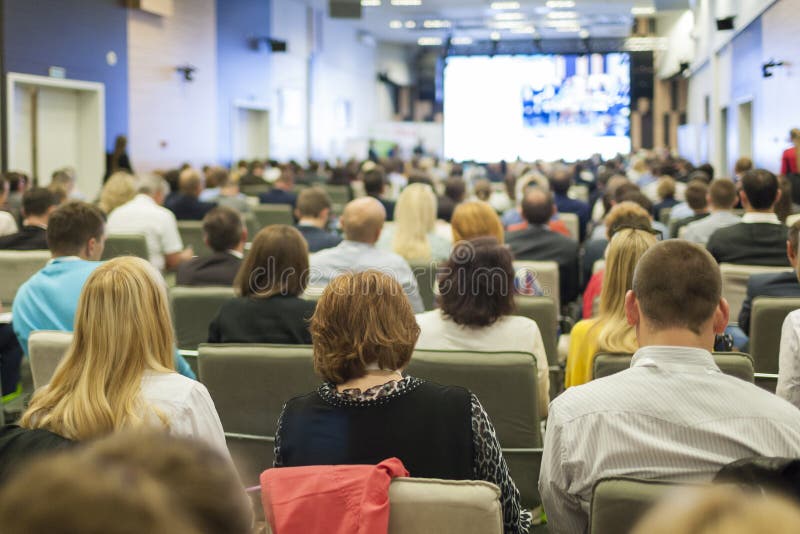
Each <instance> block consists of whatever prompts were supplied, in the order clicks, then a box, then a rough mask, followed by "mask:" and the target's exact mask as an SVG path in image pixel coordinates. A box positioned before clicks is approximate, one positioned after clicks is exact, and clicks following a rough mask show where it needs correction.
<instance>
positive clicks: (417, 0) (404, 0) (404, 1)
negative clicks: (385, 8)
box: [392, 0, 422, 6]
mask: <svg viewBox="0 0 800 534" xmlns="http://www.w3.org/2000/svg"><path fill="white" fill-rule="evenodd" d="M392 5H393V6H421V5H422V0H392Z"/></svg>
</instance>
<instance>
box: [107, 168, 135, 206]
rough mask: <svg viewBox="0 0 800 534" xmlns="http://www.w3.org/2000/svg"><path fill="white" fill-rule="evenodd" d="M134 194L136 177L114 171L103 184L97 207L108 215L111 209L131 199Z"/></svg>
mask: <svg viewBox="0 0 800 534" xmlns="http://www.w3.org/2000/svg"><path fill="white" fill-rule="evenodd" d="M135 196H136V179H135V178H134V177H133V176H131V175H130V174H128V173H127V172H115V173H114V174H112V175H111V177H109V179H108V181H107V182H106V183H105V185H103V189H102V190H101V191H100V201H99V202H98V203H97V207H99V208H100V209H101V210H103V213H105V214H106V215H110V214H111V212H112V211H114V210H115V209H117V208H118V207H120V206H122V205H123V204H125V203H126V202H128V201H130V200H132V199H133V197H135Z"/></svg>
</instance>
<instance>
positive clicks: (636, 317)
mask: <svg viewBox="0 0 800 534" xmlns="http://www.w3.org/2000/svg"><path fill="white" fill-rule="evenodd" d="M625 318H626V319H627V320H628V324H629V325H630V326H633V327H634V328H635V327H637V326H639V321H640V319H641V317H640V312H639V302H638V301H637V300H636V295H635V294H634V292H633V290H630V289H629V290H628V292H627V293H625Z"/></svg>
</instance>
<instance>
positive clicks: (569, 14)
mask: <svg viewBox="0 0 800 534" xmlns="http://www.w3.org/2000/svg"><path fill="white" fill-rule="evenodd" d="M547 18H548V19H577V18H578V14H577V13H575V12H574V11H551V12H550V13H548V14H547Z"/></svg>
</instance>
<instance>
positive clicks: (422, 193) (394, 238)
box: [377, 184, 450, 262]
mask: <svg viewBox="0 0 800 534" xmlns="http://www.w3.org/2000/svg"><path fill="white" fill-rule="evenodd" d="M435 227H436V194H434V192H433V190H432V189H431V188H430V186H428V185H426V184H411V185H409V186H408V187H406V188H405V189H403V192H402V193H400V198H398V199H397V203H396V204H395V209H394V224H393V225H392V226H390V227H388V228H386V229H385V230H384V231H383V232H382V233H381V238H380V240H379V241H378V245H377V246H378V247H379V248H382V249H384V250H392V251H394V252H395V253H397V254H399V255H400V256H402V257H403V258H405V259H406V260H408V261H424V262H429V261H431V260H434V261H441V260H445V259H447V257H448V256H449V255H450V242H449V241H447V240H446V239H444V238H443V237H441V236H439V235H437V234H436V232H435Z"/></svg>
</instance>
